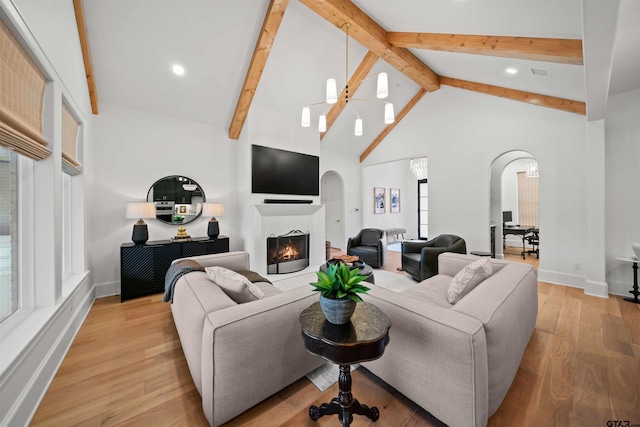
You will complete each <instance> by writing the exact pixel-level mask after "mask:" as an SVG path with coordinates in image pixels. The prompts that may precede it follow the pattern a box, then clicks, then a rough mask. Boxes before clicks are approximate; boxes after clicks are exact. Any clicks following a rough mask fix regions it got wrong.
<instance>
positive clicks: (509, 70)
mask: <svg viewBox="0 0 640 427" xmlns="http://www.w3.org/2000/svg"><path fill="white" fill-rule="evenodd" d="M505 71H506V72H507V74H517V73H518V70H516V69H515V68H513V67H509V68H507V69H506V70H505Z"/></svg>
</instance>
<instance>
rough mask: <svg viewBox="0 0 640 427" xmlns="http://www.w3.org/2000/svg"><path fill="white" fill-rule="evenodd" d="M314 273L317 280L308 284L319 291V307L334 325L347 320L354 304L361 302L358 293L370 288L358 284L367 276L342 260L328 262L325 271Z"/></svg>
mask: <svg viewBox="0 0 640 427" xmlns="http://www.w3.org/2000/svg"><path fill="white" fill-rule="evenodd" d="M316 274H317V275H318V281H317V282H312V283H310V285H311V286H313V287H315V289H314V290H315V291H318V292H320V307H322V311H323V312H324V315H325V317H326V318H327V320H328V321H329V322H331V323H333V324H336V325H342V324H345V323H347V322H349V320H350V319H351V315H352V314H353V312H354V311H355V309H356V304H357V303H359V302H362V298H360V295H358V294H366V293H367V291H368V290H369V289H370V288H367V287H366V286H363V285H361V284H360V283H361V282H362V281H363V280H365V279H366V278H367V277H366V276H363V275H361V274H360V273H359V270H358V269H357V268H354V269H351V268H350V267H349V266H347V265H346V264H345V263H343V262H340V263H338V264H329V266H328V268H327V271H326V272H324V271H318V272H317V273H316Z"/></svg>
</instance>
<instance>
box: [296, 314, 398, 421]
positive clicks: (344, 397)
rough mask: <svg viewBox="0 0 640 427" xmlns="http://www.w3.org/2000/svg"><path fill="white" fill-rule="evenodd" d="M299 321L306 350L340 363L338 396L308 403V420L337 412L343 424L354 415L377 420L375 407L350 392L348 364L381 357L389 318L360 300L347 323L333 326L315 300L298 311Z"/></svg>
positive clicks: (349, 367) (387, 338) (387, 333)
mask: <svg viewBox="0 0 640 427" xmlns="http://www.w3.org/2000/svg"><path fill="white" fill-rule="evenodd" d="M300 324H301V325H302V338H303V340H304V346H305V348H306V349H307V351H308V352H309V353H311V354H315V355H316V356H320V357H322V358H324V359H326V360H328V361H329V362H332V363H335V364H337V365H339V366H340V375H339V377H338V385H339V389H340V392H339V393H338V397H337V398H333V399H331V402H330V403H323V404H322V405H320V407H317V406H315V405H314V406H311V407H310V408H309V416H310V417H311V419H312V420H314V421H315V420H317V419H318V418H320V417H322V416H323V415H330V414H338V418H339V420H340V422H341V423H342V426H343V427H347V426H349V425H351V421H353V414H358V415H365V416H367V417H368V418H369V419H370V420H372V421H376V420H377V419H378V418H379V417H380V412H379V411H378V408H376V407H372V408H369V407H368V406H367V405H363V404H361V403H360V402H358V399H355V398H354V397H353V396H352V394H351V365H352V364H354V363H360V362H366V361H368V360H375V359H378V358H379V357H381V356H382V354H383V353H384V349H385V347H386V346H387V344H388V343H389V328H390V327H391V320H389V318H388V317H387V316H386V315H385V314H384V313H383V312H382V311H381V310H380V309H379V308H378V307H376V306H375V305H373V304H369V303H366V302H361V303H358V304H357V306H356V310H355V312H354V313H353V316H352V317H351V321H350V322H349V323H346V324H344V325H334V324H332V323H329V322H328V321H327V319H326V318H325V316H324V313H323V312H322V309H321V308H320V303H319V302H316V303H314V304H312V305H311V306H310V307H308V308H306V309H305V310H304V311H303V312H302V313H301V314H300Z"/></svg>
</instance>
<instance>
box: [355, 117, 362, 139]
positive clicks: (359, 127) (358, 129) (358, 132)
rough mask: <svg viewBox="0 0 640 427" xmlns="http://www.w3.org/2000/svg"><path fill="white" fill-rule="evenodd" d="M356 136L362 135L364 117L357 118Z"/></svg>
mask: <svg viewBox="0 0 640 427" xmlns="http://www.w3.org/2000/svg"><path fill="white" fill-rule="evenodd" d="M354 135H355V136H360V135H362V119H356V129H355V131H354Z"/></svg>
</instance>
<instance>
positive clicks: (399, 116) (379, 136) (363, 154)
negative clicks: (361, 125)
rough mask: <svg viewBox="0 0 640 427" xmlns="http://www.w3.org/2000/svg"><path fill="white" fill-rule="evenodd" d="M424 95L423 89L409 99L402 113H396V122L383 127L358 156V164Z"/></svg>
mask: <svg viewBox="0 0 640 427" xmlns="http://www.w3.org/2000/svg"><path fill="white" fill-rule="evenodd" d="M426 93H427V90H426V89H425V88H422V89H420V90H419V91H418V93H416V94H415V95H414V97H413V98H411V101H409V102H408V103H407V105H405V106H404V108H403V109H402V111H400V113H398V115H396V120H395V121H394V122H393V123H391V124H390V125H387V127H385V128H384V129H383V131H382V132H380V135H378V137H377V138H376V139H374V140H373V142H372V143H371V145H369V146H368V147H367V149H366V150H364V152H363V153H362V154H360V163H362V162H364V159H366V158H367V157H368V156H369V154H371V153H372V152H373V150H375V149H376V147H377V146H378V145H379V144H380V143H381V142H382V140H383V139H385V138H386V136H387V135H389V133H390V132H391V131H392V130H393V128H395V127H396V126H397V125H398V123H400V121H402V119H404V116H406V115H407V113H409V111H411V109H412V108H413V107H414V106H415V105H416V104H417V103H418V101H420V100H421V99H422V97H423V96H424V95H425V94H426Z"/></svg>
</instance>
